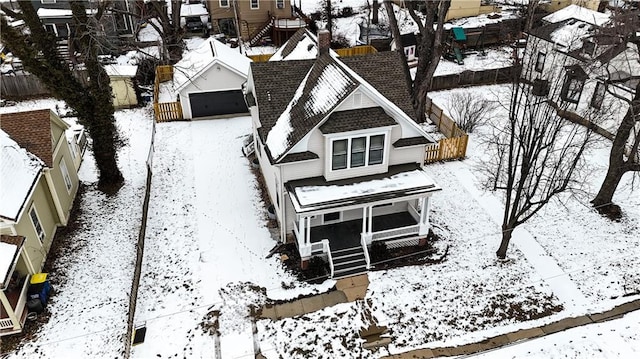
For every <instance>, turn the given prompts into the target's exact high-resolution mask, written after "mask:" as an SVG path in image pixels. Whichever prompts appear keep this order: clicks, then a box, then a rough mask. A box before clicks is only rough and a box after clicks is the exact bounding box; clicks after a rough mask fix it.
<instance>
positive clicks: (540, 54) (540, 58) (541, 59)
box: [536, 52, 547, 72]
mask: <svg viewBox="0 0 640 359" xmlns="http://www.w3.org/2000/svg"><path fill="white" fill-rule="evenodd" d="M546 58H547V54H545V53H544V52H538V58H537V59H536V71H538V72H542V70H543V69H544V60H545V59H546Z"/></svg>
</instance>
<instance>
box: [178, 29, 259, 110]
mask: <svg viewBox="0 0 640 359" xmlns="http://www.w3.org/2000/svg"><path fill="white" fill-rule="evenodd" d="M250 63H251V60H250V59H249V58H248V57H246V56H244V55H242V54H240V52H238V50H237V49H232V48H230V47H228V46H227V45H225V44H223V43H221V42H219V41H217V40H215V39H214V38H209V39H207V40H206V41H205V42H203V43H202V45H200V46H199V47H198V48H196V49H195V50H192V51H189V52H187V53H186V54H185V55H184V57H183V58H182V60H180V62H178V63H177V64H175V65H174V66H173V85H174V86H175V87H174V88H175V93H176V94H177V97H178V99H179V101H180V104H181V106H182V113H183V117H184V118H185V119H206V118H212V117H220V116H233V115H238V114H245V113H249V110H248V109H247V105H246V103H245V102H244V97H243V95H242V90H241V89H242V84H243V83H244V82H245V81H247V73H248V72H249V64H250Z"/></svg>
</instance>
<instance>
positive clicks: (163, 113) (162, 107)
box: [153, 65, 182, 122]
mask: <svg viewBox="0 0 640 359" xmlns="http://www.w3.org/2000/svg"><path fill="white" fill-rule="evenodd" d="M171 80H173V66H171V65H160V66H157V67H156V79H155V81H154V83H153V113H154V115H155V118H156V122H167V121H178V120H182V105H180V102H158V94H159V93H160V83H162V82H165V81H171Z"/></svg>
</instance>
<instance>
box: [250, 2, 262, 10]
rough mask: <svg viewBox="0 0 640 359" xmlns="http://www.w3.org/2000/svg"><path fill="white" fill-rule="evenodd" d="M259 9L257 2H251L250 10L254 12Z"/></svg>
mask: <svg viewBox="0 0 640 359" xmlns="http://www.w3.org/2000/svg"><path fill="white" fill-rule="evenodd" d="M259 7H260V2H259V0H251V9H253V10H255V9H258V8H259Z"/></svg>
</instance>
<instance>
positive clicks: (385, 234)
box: [371, 224, 420, 241]
mask: <svg viewBox="0 0 640 359" xmlns="http://www.w3.org/2000/svg"><path fill="white" fill-rule="evenodd" d="M419 231H420V226H419V225H417V224H415V225H413V226H407V227H401V228H392V229H387V230H385V231H379V232H374V233H373V234H372V236H371V240H372V241H380V240H383V239H390V238H396V237H402V236H408V235H412V234H418V232H419Z"/></svg>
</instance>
